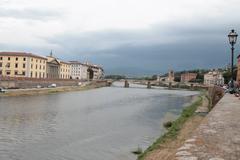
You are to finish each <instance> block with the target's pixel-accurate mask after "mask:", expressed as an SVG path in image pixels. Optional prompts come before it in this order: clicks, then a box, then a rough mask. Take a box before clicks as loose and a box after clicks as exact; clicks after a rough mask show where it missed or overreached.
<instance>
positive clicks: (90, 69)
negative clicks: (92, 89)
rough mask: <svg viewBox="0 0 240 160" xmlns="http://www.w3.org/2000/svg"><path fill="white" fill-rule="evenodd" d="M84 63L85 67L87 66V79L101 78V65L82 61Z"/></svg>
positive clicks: (102, 71)
mask: <svg viewBox="0 0 240 160" xmlns="http://www.w3.org/2000/svg"><path fill="white" fill-rule="evenodd" d="M84 65H85V69H86V68H87V79H88V80H96V79H102V78H103V77H104V70H103V68H102V67H100V66H98V65H95V64H90V63H84Z"/></svg>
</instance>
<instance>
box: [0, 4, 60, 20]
mask: <svg viewBox="0 0 240 160" xmlns="http://www.w3.org/2000/svg"><path fill="white" fill-rule="evenodd" d="M61 16H62V14H61V13H60V12H58V11H53V10H48V9H36V8H35V9H34V8H29V9H5V8H3V7H1V8H0V17H2V18H15V19H27V20H41V21H42V20H50V19H56V18H59V17H61Z"/></svg>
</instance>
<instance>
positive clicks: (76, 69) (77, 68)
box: [70, 61, 82, 79]
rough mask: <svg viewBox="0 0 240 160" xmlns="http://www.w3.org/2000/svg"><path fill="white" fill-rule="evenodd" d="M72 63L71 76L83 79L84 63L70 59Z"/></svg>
mask: <svg viewBox="0 0 240 160" xmlns="http://www.w3.org/2000/svg"><path fill="white" fill-rule="evenodd" d="M70 64H71V78H72V79H81V78H82V77H81V76H82V63H80V62H78V61H70Z"/></svg>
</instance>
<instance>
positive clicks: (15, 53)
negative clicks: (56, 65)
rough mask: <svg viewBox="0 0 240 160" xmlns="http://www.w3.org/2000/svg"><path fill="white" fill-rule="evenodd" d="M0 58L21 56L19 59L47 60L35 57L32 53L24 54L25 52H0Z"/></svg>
mask: <svg viewBox="0 0 240 160" xmlns="http://www.w3.org/2000/svg"><path fill="white" fill-rule="evenodd" d="M0 56H21V57H34V58H41V59H47V58H45V57H42V56H39V55H35V54H32V53H26V52H0Z"/></svg>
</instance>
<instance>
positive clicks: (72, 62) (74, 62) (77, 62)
mask: <svg viewBox="0 0 240 160" xmlns="http://www.w3.org/2000/svg"><path fill="white" fill-rule="evenodd" d="M69 63H71V64H83V63H81V62H79V61H69Z"/></svg>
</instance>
